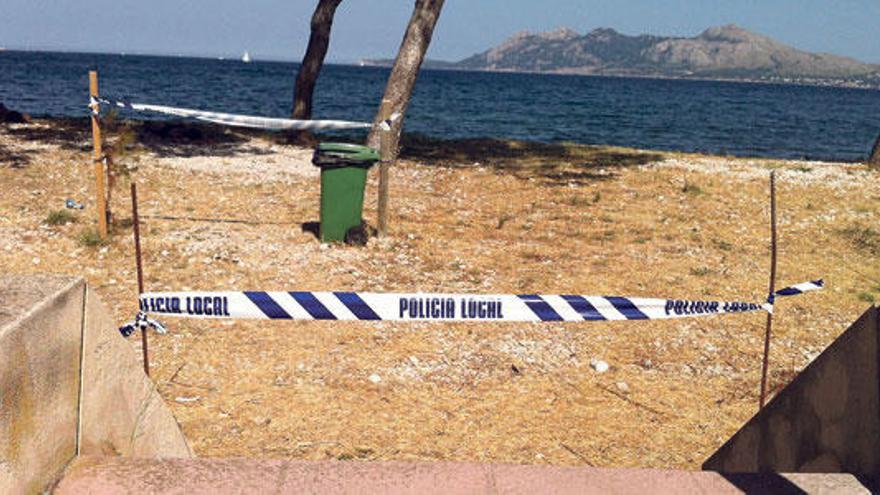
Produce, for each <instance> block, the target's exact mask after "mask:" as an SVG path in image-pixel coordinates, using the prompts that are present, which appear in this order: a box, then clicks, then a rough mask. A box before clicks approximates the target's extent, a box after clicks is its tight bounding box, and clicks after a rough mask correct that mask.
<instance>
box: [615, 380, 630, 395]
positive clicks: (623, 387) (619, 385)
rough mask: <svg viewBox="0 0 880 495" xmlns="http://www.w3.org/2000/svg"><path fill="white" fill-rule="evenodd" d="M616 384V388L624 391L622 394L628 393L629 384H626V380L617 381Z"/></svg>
mask: <svg viewBox="0 0 880 495" xmlns="http://www.w3.org/2000/svg"><path fill="white" fill-rule="evenodd" d="M616 386H617V390H619V391H620V392H621V393H624V394H628V393H629V385H627V384H626V382H617V383H616Z"/></svg>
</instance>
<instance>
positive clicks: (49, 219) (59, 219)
mask: <svg viewBox="0 0 880 495" xmlns="http://www.w3.org/2000/svg"><path fill="white" fill-rule="evenodd" d="M44 222H45V223H46V225H52V226H58V225H67V224H68V223H75V222H76V215H74V214H73V213H72V212H70V211H67V210H52V211H50V212H49V215H48V216H46V220H44Z"/></svg>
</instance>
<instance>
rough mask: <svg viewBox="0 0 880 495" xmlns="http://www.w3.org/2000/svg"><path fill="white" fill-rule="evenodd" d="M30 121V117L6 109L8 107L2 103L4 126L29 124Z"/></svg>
mask: <svg viewBox="0 0 880 495" xmlns="http://www.w3.org/2000/svg"><path fill="white" fill-rule="evenodd" d="M30 121H31V116H30V115H28V114H26V113H22V112H16V111H15V110H12V109H9V108H6V105H4V104H2V103H0V122H2V123H4V124H27V123H29V122H30Z"/></svg>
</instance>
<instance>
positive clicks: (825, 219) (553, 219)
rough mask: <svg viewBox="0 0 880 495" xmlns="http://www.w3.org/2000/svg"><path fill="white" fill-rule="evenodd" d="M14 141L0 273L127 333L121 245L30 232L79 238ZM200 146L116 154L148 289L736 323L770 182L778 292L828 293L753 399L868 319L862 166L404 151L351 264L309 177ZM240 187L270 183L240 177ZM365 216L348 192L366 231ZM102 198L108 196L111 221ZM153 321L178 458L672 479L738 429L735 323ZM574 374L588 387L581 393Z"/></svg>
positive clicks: (788, 326) (755, 265) (745, 331)
mask: <svg viewBox="0 0 880 495" xmlns="http://www.w3.org/2000/svg"><path fill="white" fill-rule="evenodd" d="M50 131H51V130H42V131H40V132H42V133H44V134H45V135H46V136H54V135H55V133H53V132H50ZM169 132H170V131H169ZM24 136H25V135H24V134H22V133H15V134H10V133H6V132H4V131H0V146H5V147H8V148H11V149H16V150H20V152H21V153H27V154H28V156H29V157H30V158H31V160H30V162H29V163H28V165H27V167H25V168H17V169H16V168H0V187H2V194H0V250H2V252H3V254H4V256H3V257H0V270H3V271H6V272H13V273H32V272H45V271H53V272H63V273H71V274H79V275H83V276H85V277H86V278H87V279H88V280H89V282H90V283H91V284H92V286H93V287H94V289H95V290H96V291H97V292H98V293H99V294H100V295H101V297H102V298H103V300H104V301H105V302H106V303H107V304H108V306H109V307H110V309H111V311H112V313H113V314H114V315H115V316H116V318H117V320H118V321H120V322H121V321H123V320H126V319H128V318H130V317H131V315H132V312H133V311H135V310H136V307H137V306H136V292H137V288H136V283H135V279H134V263H133V261H132V260H133V247H132V242H131V237H130V235H129V234H128V233H127V232H126V231H124V230H121V229H120V230H119V232H118V233H117V235H115V236H114V237H113V238H112V239H111V241H110V242H109V243H108V244H107V245H105V246H102V247H100V248H98V249H96V248H87V247H83V246H81V245H80V244H79V242H78V240H77V231H76V230H74V229H68V228H57V229H48V228H41V223H42V222H43V221H44V220H45V215H46V211H48V210H50V209H52V208H53V207H56V208H57V204H58V201H59V198H66V197H70V196H71V195H74V194H76V197H75V199H77V200H78V201H82V202H84V203H85V204H86V209H85V210H84V212H83V213H82V214H81V221H80V225H84V226H85V227H90V226H91V225H89V220H88V219H89V218H93V217H94V204H93V202H92V201H91V200H90V198H91V196H92V193H91V191H92V187H93V178H92V171H91V166H90V163H89V161H88V159H87V157H86V156H85V154H84V153H83V152H82V151H80V149H79V148H76V147H73V146H71V147H68V146H65V145H63V144H58V143H56V142H46V141H45V140H41V139H33V140H29V139H27V138H25V137H24ZM223 139H224V140H225V141H223V142H222V143H220V144H219V145H218V146H219V148H218V149H213V148H212V144H211V142H210V141H209V142H207V143H202V144H198V143H197V144H193V145H191V146H190V145H187V146H190V147H187V148H186V149H185V151H186V154H187V156H176V153H177V152H182V150H183V148H181V149H177V150H175V149H169V148H167V147H162V146H159V145H155V146H154V148H153V149H150V148H148V149H145V150H143V151H141V152H140V153H142V154H141V155H140V160H139V162H138V168H137V170H136V171H134V172H133V173H132V177H134V178H136V180H137V181H138V186H139V187H138V189H139V195H140V196H141V204H140V209H141V211H140V213H141V215H142V218H143V232H142V235H143V246H144V256H145V271H146V273H145V275H146V286H147V288H148V289H152V290H188V289H192V290H195V289H204V290H223V289H228V290H236V289H237V290H248V289H256V290H372V291H446V292H514V293H581V294H583V293H586V294H611V295H614V294H619V295H633V296H655V297H676V298H687V297H695V298H696V297H700V298H703V297H717V298H721V299H734V300H740V299H746V300H756V301H760V300H762V299H763V298H764V291H765V290H766V283H767V280H766V278H767V270H768V267H769V256H768V254H769V244H768V241H767V236H768V225H767V222H768V220H767V201H766V196H767V171H768V169H769V167H771V166H772V167H775V168H777V169H778V170H779V172H778V188H779V192H778V195H779V204H780V229H781V236H780V267H779V283H780V284H785V283H794V282H802V281H805V280H810V279H813V278H817V277H820V276H822V277H824V278H825V280H826V281H827V284H828V289H827V290H826V291H824V292H820V293H812V294H809V295H805V296H802V297H800V298H792V299H790V300H786V301H784V302H782V303H780V307H779V309H778V311H777V318H776V327H775V339H774V341H773V345H772V348H771V351H772V353H771V358H772V361H771V369H772V370H773V373H772V374H771V378H772V386H773V387H774V388H778V387H779V386H781V385H783V384H784V383H786V382H787V381H788V380H790V378H791V377H792V376H793V374H794V373H796V372H797V371H798V370H800V369H801V368H802V367H803V366H805V365H806V363H807V362H808V361H809V359H811V358H812V357H813V356H815V355H816V353H817V352H818V351H820V350H821V349H822V348H824V347H825V346H826V345H827V344H829V343H830V342H831V341H832V340H833V339H834V338H835V337H836V336H837V335H838V334H839V333H840V332H841V331H842V330H844V329H845V327H846V325H847V324H848V323H850V322H851V321H853V320H854V318H855V317H856V316H858V315H859V314H860V313H861V312H862V311H863V310H864V308H865V306H866V304H867V303H866V301H864V300H860V298H859V296H858V294H859V293H861V292H865V291H867V292H871V291H873V288H874V287H876V286H877V285H878V282H877V281H878V280H880V262H878V261H880V259H878V254H877V253H876V252H875V251H872V250H871V249H865V248H864V246H861V245H860V244H859V242H861V241H858V242H855V241H854V238H853V236H851V235H849V234H846V233H841V232H840V231H839V229H840V226H841V225H860V226H870V225H873V223H872V222H876V218H877V214H878V213H880V201H877V199H876V198H880V181H878V180H877V177H878V176H877V172H870V171H868V170H867V169H866V168H865V167H863V166H858V165H828V164H816V163H810V164H808V165H805V164H803V163H800V162H792V163H789V162H778V161H774V162H770V161H760V160H735V159H727V158H717V157H698V156H693V155H680V154H658V153H653V152H639V151H634V150H621V149H612V148H598V147H586V146H577V145H568V144H565V145H537V144H530V143H514V142H497V141H489V140H469V141H459V142H448V143H446V142H444V143H436V142H426V141H425V140H420V141H419V140H416V141H412V140H407V141H405V143H404V145H405V148H404V151H405V155H404V156H405V159H404V160H403V161H402V162H401V163H399V164H398V166H396V167H395V168H394V169H393V170H392V174H391V175H392V182H391V198H392V206H393V213H394V214H393V217H392V222H391V227H392V230H391V235H390V236H389V237H388V238H386V239H381V240H375V239H374V240H371V242H370V243H369V244H368V246H367V247H366V248H363V249H358V248H348V247H329V248H322V247H321V246H320V245H319V244H318V242H317V241H316V240H315V238H314V236H313V235H312V234H310V233H308V232H304V231H303V230H302V228H301V225H302V224H303V223H304V222H310V221H315V220H317V219H318V194H319V190H318V184H317V179H316V177H315V176H314V174H313V171H312V173H311V174H309V173H307V172H308V171H309V170H311V169H310V168H308V167H310V165H308V164H307V163H306V164H303V163H298V162H295V160H297V159H298V157H303V159H305V160H307V157H308V153H307V152H305V151H299V150H291V149H288V148H283V147H280V145H278V144H277V143H271V142H268V141H265V140H263V139H262V138H259V137H253V136H249V135H235V136H227V137H224V138H223ZM230 146H232V147H234V149H230ZM200 150H202V151H200ZM664 158H668V159H666V160H665V161H661V160H663V159H664ZM194 160H195V161H198V163H199V167H193V166H192V164H193V161H194ZM475 162H478V164H475ZM260 166H267V167H268V166H271V167H274V168H273V170H274V169H277V170H281V169H282V168H284V169H285V170H287V172H285V173H283V174H282V173H275V172H273V173H268V174H266V175H265V176H262V177H261V176H260V175H259V173H258V171H259V167H260ZM805 167H806V168H809V169H810V170H809V171H803V170H798V168H805ZM240 168H245V169H246V171H245V172H244V173H239V170H240ZM300 172H301V173H300ZM683 177H687V182H684V181H683ZM126 181H127V179H126V178H122V179H121V181H120V184H119V187H120V190H121V191H126V190H127V184H126V183H125V182H126ZM685 184H688V186H685ZM691 184H698V185H699V188H700V191H701V194H693V193H692V191H691V188H692V186H691ZM71 191H74V193H71ZM375 194H376V182H375V176H373V175H371V178H370V182H369V185H368V192H367V198H368V200H367V205H366V216H367V217H368V219H372V218H374V215H375V208H376V202H375ZM126 197H127V195H126V194H124V193H123V194H118V195H116V196H114V201H115V204H114V205H113V206H114V212H115V218H116V219H118V220H120V221H124V220H125V219H126V217H127V216H128V215H129V212H128V209H127V207H128V205H127V204H128V200H127V198H126ZM573 198H574V199H573ZM852 198H865V199H863V200H859V201H853V200H852ZM871 198H875V199H871ZM209 220H210V221H209ZM872 238H873V237H872V236H871V235H870V234H867V237H865V235H864V232H861V233H858V235H857V236H856V237H855V239H862V240H864V241H865V242H868V245H870V243H871V242H872V241H871V239H872ZM872 293H873V292H872ZM165 323H166V324H168V326H169V327H170V329H171V333H170V334H169V335H168V336H164V337H153V338H152V341H151V345H152V347H151V352H152V355H151V361H152V364H153V366H154V371H153V378H154V380H155V381H156V383H157V385H158V388H159V390H160V392H161V394H162V396H163V397H164V398H165V399H166V401H168V403H169V404H170V406H171V407H172V409H173V410H174V413H175V415H176V416H177V418H178V420H179V421H180V423H181V425H182V427H183V429H184V431H185V433H186V435H187V437H188V438H189V440H190V442H191V444H192V445H193V447H194V448H195V450H196V452H197V453H198V454H199V455H202V456H257V457H285V458H293V459H326V458H335V459H365V460H391V459H400V460H413V459H421V460H433V459H436V460H459V461H463V460H469V461H496V462H513V463H552V464H583V463H587V462H588V463H591V464H594V465H598V466H652V467H683V468H698V467H699V465H700V463H701V462H702V461H703V460H704V459H705V458H706V457H707V456H708V455H709V454H711V453H712V452H713V451H714V450H715V449H716V448H717V447H718V446H719V445H721V443H722V442H723V441H724V440H726V439H727V438H728V437H729V436H730V435H731V434H732V433H733V432H735V431H736V430H737V429H738V427H739V426H740V425H741V424H742V423H743V422H744V421H745V420H747V419H748V418H749V417H751V415H752V414H753V413H754V412H755V408H756V404H757V392H758V380H759V377H760V359H761V358H760V356H761V351H762V341H761V336H762V332H763V320H762V319H761V316H760V315H734V316H726V317H713V318H707V319H693V320H681V321H651V322H609V323H584V324H573V325H562V324H498V323H485V324H429V323H409V324H406V323H390V322H379V323H361V322H334V323H328V322H249V321H231V322H223V321H207V320H206V321H199V320H172V319H168V320H167V321H165ZM131 344H132V347H135V348H136V347H137V346H138V345H139V340H138V339H133V340H132V341H131ZM593 358H598V359H602V360H605V361H607V362H608V363H610V364H611V369H610V371H608V372H607V373H604V374H597V373H595V372H594V371H593V370H592V369H591V368H590V366H589V363H590V360H591V359H593ZM371 375H378V377H379V378H380V380H379V381H378V382H374V381H372V380H370V379H369V377H370V376H371ZM619 383H625V384H626V386H625V387H623V386H620V385H619ZM178 398H180V399H181V400H180V401H178V400H177V399H178Z"/></svg>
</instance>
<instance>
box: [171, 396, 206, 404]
mask: <svg viewBox="0 0 880 495" xmlns="http://www.w3.org/2000/svg"><path fill="white" fill-rule="evenodd" d="M200 398H201V397H199V396H198V395H197V396H195V397H175V398H174V402H179V403H181V404H187V403H190V402H195V401H197V400H199V399H200Z"/></svg>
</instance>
